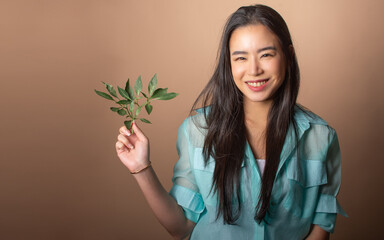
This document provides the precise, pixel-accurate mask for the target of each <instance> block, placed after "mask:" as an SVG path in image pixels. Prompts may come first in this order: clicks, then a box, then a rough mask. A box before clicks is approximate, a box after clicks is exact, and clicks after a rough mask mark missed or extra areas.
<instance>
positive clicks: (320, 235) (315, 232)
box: [305, 225, 329, 240]
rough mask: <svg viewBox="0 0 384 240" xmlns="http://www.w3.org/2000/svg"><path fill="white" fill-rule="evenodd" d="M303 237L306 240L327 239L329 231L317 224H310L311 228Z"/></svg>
mask: <svg viewBox="0 0 384 240" xmlns="http://www.w3.org/2000/svg"><path fill="white" fill-rule="evenodd" d="M305 239H306V240H328V239H329V232H327V231H325V230H323V229H322V228H321V227H319V226H317V225H312V230H311V232H310V233H309V235H308V236H307V237H306V238H305Z"/></svg>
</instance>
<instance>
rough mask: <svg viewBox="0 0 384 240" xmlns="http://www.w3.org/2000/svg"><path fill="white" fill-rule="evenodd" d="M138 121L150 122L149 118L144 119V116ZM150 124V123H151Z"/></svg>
mask: <svg viewBox="0 0 384 240" xmlns="http://www.w3.org/2000/svg"><path fill="white" fill-rule="evenodd" d="M140 121H142V122H145V123H151V122H150V121H149V120H147V119H145V118H140ZM151 124H152V123H151Z"/></svg>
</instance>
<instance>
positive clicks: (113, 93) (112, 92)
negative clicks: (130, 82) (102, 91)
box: [102, 82, 117, 97]
mask: <svg viewBox="0 0 384 240" xmlns="http://www.w3.org/2000/svg"><path fill="white" fill-rule="evenodd" d="M102 83H104V85H105V87H106V88H107V90H108V92H109V93H110V94H111V95H112V96H114V97H117V94H116V90H115V89H114V88H113V86H112V85H110V84H108V83H105V82H102Z"/></svg>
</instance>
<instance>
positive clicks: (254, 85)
mask: <svg viewBox="0 0 384 240" xmlns="http://www.w3.org/2000/svg"><path fill="white" fill-rule="evenodd" d="M266 82H267V81H261V82H247V84H249V85H251V86H252V87H260V86H261V85H264V84H265V83H266Z"/></svg>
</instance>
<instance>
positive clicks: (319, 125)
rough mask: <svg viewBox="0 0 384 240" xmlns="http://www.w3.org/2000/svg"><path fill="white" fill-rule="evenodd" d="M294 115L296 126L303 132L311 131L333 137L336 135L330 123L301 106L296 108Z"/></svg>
mask: <svg viewBox="0 0 384 240" xmlns="http://www.w3.org/2000/svg"><path fill="white" fill-rule="evenodd" d="M294 114H295V115H294V119H295V122H296V125H297V126H298V128H300V129H302V130H310V131H312V132H317V133H318V134H320V133H322V134H331V135H333V134H335V133H336V131H335V129H334V128H332V127H331V126H330V125H329V124H328V122H326V121H325V120H324V119H323V118H321V117H320V116H319V115H317V114H315V113H314V112H312V111H310V110H309V109H307V108H305V107H303V106H301V105H296V106H295V113H294Z"/></svg>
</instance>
